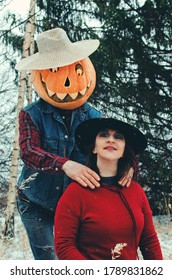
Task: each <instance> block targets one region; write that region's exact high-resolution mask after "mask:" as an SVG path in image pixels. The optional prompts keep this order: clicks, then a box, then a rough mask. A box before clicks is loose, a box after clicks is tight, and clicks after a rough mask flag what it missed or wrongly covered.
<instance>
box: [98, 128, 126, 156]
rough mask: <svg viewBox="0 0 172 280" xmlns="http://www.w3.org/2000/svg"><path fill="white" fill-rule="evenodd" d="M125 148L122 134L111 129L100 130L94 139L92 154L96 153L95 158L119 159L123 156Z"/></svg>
mask: <svg viewBox="0 0 172 280" xmlns="http://www.w3.org/2000/svg"><path fill="white" fill-rule="evenodd" d="M124 150H125V138H124V136H123V135H122V134H121V133H120V132H118V131H116V130H111V129H105V130H101V131H100V132H99V133H98V134H97V136H96V141H95V148H94V150H93V153H94V154H97V159H104V160H105V159H106V160H113V161H114V160H115V161H116V160H117V161H118V160H119V159H120V158H122V157H123V154H124Z"/></svg>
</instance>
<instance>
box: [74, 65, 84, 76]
mask: <svg viewBox="0 0 172 280" xmlns="http://www.w3.org/2000/svg"><path fill="white" fill-rule="evenodd" d="M75 71H76V74H77V76H82V75H83V72H84V71H83V67H82V65H81V64H79V63H78V64H76V66H75Z"/></svg>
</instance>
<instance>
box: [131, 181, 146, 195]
mask: <svg viewBox="0 0 172 280" xmlns="http://www.w3.org/2000/svg"><path fill="white" fill-rule="evenodd" d="M129 188H131V189H132V190H135V191H137V192H139V193H144V190H143V187H142V186H141V185H140V184H139V183H138V182H137V181H134V180H132V181H131V184H130V186H129Z"/></svg>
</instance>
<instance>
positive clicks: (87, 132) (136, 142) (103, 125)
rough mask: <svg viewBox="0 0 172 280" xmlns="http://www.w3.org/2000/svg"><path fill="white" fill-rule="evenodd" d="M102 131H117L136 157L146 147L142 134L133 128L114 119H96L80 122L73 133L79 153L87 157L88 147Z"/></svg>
mask: <svg viewBox="0 0 172 280" xmlns="http://www.w3.org/2000/svg"><path fill="white" fill-rule="evenodd" d="M103 129H112V130H117V131H119V132H120V133H122V134H123V135H124V137H125V140H126V142H127V143H128V145H129V146H130V147H131V149H132V150H133V152H134V153H135V154H136V155H137V154H140V153H141V152H143V151H144V149H145V148H146V147H147V140H146V138H145V136H144V134H143V133H142V132H141V131H140V130H138V129H137V128H135V127H134V126H132V125H130V124H128V123H125V122H123V121H119V120H116V119H114V118H96V119H90V120H87V121H84V122H82V123H81V124H79V125H78V127H77V128H76V131H75V140H76V144H77V146H78V148H79V149H80V151H81V152H82V153H83V154H85V155H87V154H88V151H89V147H90V145H92V144H94V143H95V139H96V136H97V134H98V132H100V131H101V130H103Z"/></svg>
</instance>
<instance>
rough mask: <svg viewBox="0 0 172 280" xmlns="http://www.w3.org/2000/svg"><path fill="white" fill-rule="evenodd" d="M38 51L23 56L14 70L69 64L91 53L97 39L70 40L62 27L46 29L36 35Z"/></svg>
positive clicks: (97, 42)
mask: <svg viewBox="0 0 172 280" xmlns="http://www.w3.org/2000/svg"><path fill="white" fill-rule="evenodd" d="M37 46H38V52H37V53H35V54H33V55H31V56H29V57H26V58H23V59H22V60H20V61H19V62H18V63H17V64H16V67H15V68H16V70H43V69H49V68H55V67H61V66H66V65H70V64H72V63H74V62H76V61H79V60H82V59H84V58H86V57H88V56H89V55H90V54H92V53H93V52H94V51H95V50H96V49H97V48H98V46H99V40H96V39H95V40H83V41H78V42H74V43H73V42H71V41H70V40H69V38H68V37H67V34H66V32H65V31H64V30H63V29H62V28H54V29H51V30H47V31H45V32H43V33H41V34H39V35H38V37H37Z"/></svg>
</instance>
